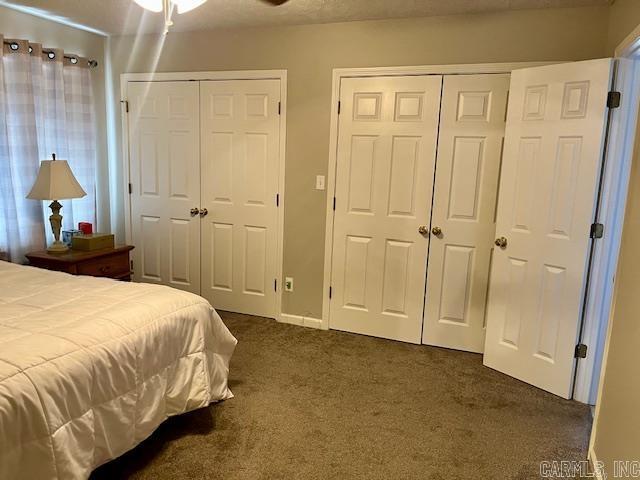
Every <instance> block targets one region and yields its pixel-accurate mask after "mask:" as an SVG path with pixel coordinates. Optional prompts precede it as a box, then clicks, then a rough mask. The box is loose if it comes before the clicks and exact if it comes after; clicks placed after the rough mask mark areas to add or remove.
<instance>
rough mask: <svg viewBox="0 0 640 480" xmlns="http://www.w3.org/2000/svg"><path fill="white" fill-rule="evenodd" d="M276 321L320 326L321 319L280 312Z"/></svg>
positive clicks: (312, 326) (301, 325)
mask: <svg viewBox="0 0 640 480" xmlns="http://www.w3.org/2000/svg"><path fill="white" fill-rule="evenodd" d="M278 321H280V322H282V323H290V324H292V325H298V326H300V327H308V328H317V329H321V328H322V320H320V319H318V318H311V317H303V316H302V315H292V314H290V313H281V314H280V318H279V320H278Z"/></svg>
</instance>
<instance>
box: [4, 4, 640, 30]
mask: <svg viewBox="0 0 640 480" xmlns="http://www.w3.org/2000/svg"><path fill="white" fill-rule="evenodd" d="M638 1H640V0H638ZM610 3H612V0H289V2H288V3H286V4H284V5H281V6H279V7H273V6H269V5H266V4H265V3H263V2H262V1H261V0H208V2H207V3H206V4H204V5H203V6H201V7H199V8H198V9H196V10H193V11H191V12H189V13H185V14H183V15H177V14H176V15H174V19H173V20H174V26H173V27H172V29H171V30H172V31H196V30H211V29H216V28H229V27H249V26H266V25H299V24H308V23H330V22H350V21H356V20H373V19H383V18H408V17H426V16H434V15H455V14H461V13H481V12H495V11H502V10H514V9H527V8H559V7H581V6H591V5H609V4H610ZM2 4H4V5H16V6H18V7H28V9H33V10H32V11H33V12H34V13H36V14H39V15H45V16H54V17H58V18H59V19H60V20H63V21H68V22H71V23H75V24H80V25H84V26H87V27H91V28H93V29H95V30H98V31H101V32H105V33H109V34H135V33H138V32H144V33H151V32H160V31H161V30H162V24H163V22H162V14H159V13H157V14H153V13H149V12H144V11H143V9H142V8H140V7H138V5H136V4H134V3H133V1H132V0H6V1H0V5H2ZM143 12H144V13H143Z"/></svg>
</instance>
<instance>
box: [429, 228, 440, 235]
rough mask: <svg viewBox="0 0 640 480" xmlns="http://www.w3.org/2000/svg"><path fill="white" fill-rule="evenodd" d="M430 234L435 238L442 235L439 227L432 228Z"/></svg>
mask: <svg viewBox="0 0 640 480" xmlns="http://www.w3.org/2000/svg"><path fill="white" fill-rule="evenodd" d="M431 233H433V234H434V235H435V236H436V237H438V236H440V235H442V229H441V228H440V227H433V228H432V229H431Z"/></svg>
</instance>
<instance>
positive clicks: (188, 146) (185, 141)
mask: <svg viewBox="0 0 640 480" xmlns="http://www.w3.org/2000/svg"><path fill="white" fill-rule="evenodd" d="M127 90H128V97H129V98H128V100H129V106H130V109H129V110H130V113H129V158H130V179H131V224H132V225H131V226H132V231H131V233H132V238H133V243H134V245H135V247H136V248H135V249H134V250H133V251H132V255H133V256H132V259H133V279H134V280H135V281H141V282H150V283H162V284H165V285H170V286H172V287H175V288H179V289H182V290H187V291H190V292H193V293H200V219H199V218H198V217H194V216H193V215H192V214H191V209H192V208H197V207H198V206H199V205H200V151H199V143H200V142H199V138H200V132H199V110H200V104H199V98H198V84H197V83H196V82H129V84H128V85H127Z"/></svg>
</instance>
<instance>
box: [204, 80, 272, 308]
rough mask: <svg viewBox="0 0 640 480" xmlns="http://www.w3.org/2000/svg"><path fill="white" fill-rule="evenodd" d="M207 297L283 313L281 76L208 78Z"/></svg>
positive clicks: (217, 303) (219, 302) (220, 303)
mask: <svg viewBox="0 0 640 480" xmlns="http://www.w3.org/2000/svg"><path fill="white" fill-rule="evenodd" d="M200 89H201V91H200V98H201V102H200V103H201V132H202V133H201V142H202V206H203V208H206V209H207V211H208V213H207V215H206V216H204V217H203V222H202V296H203V297H205V298H206V299H207V300H209V301H210V302H211V304H212V305H213V306H214V307H215V308H218V309H221V310H228V311H232V312H240V313H248V314H253V315H260V316H265V317H275V313H276V312H275V303H276V302H275V300H276V295H275V280H276V257H277V255H276V253H277V239H278V237H277V222H278V218H277V205H276V195H277V193H278V164H279V162H278V158H279V148H280V116H279V113H278V104H279V101H280V81H279V80H232V81H206V82H200Z"/></svg>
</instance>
